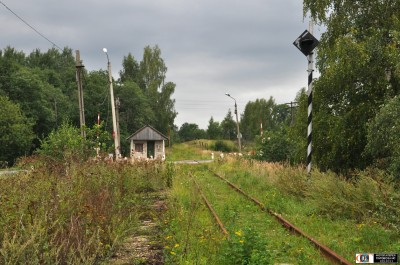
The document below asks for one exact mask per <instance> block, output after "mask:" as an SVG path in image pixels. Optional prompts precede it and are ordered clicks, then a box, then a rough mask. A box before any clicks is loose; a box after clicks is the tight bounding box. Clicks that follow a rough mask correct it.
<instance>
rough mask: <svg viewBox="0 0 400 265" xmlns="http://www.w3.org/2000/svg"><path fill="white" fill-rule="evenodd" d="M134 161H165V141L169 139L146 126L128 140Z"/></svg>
mask: <svg viewBox="0 0 400 265" xmlns="http://www.w3.org/2000/svg"><path fill="white" fill-rule="evenodd" d="M127 140H128V141H129V142H130V150H131V158H132V159H161V160H164V159H165V141H166V140H168V137H167V136H165V135H164V134H162V133H160V132H159V131H157V130H156V129H154V128H153V127H152V126H150V125H146V126H144V127H142V128H141V129H139V130H137V131H136V132H135V133H133V134H132V135H131V136H129V137H128V138H127Z"/></svg>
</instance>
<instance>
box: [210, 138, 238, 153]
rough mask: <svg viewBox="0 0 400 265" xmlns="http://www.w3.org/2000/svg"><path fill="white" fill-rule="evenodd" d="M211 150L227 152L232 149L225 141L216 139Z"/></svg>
mask: <svg viewBox="0 0 400 265" xmlns="http://www.w3.org/2000/svg"><path fill="white" fill-rule="evenodd" d="M212 150H214V151H220V152H225V153H229V152H232V151H233V148H232V147H231V146H230V145H228V144H227V143H226V142H224V141H221V140H217V141H215V143H214V145H213V146H212Z"/></svg>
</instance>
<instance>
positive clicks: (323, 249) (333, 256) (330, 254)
mask: <svg viewBox="0 0 400 265" xmlns="http://www.w3.org/2000/svg"><path fill="white" fill-rule="evenodd" d="M210 172H212V173H213V174H214V176H216V177H218V178H220V179H221V180H223V181H224V182H225V183H226V184H228V185H229V186H230V187H231V188H232V189H234V190H236V191H237V192H238V193H240V194H242V195H243V196H245V197H246V198H248V199H249V200H251V201H253V202H254V203H255V204H256V205H258V206H259V207H260V208H261V210H262V211H265V212H268V213H269V214H270V215H272V216H274V217H275V218H276V219H277V221H278V222H280V223H281V224H282V225H283V226H284V227H285V228H286V229H288V230H289V231H291V232H293V233H295V234H298V235H300V236H302V237H304V238H306V239H308V240H309V241H310V242H311V243H313V244H314V246H315V247H316V248H317V249H319V250H320V252H321V253H322V254H324V255H325V257H327V258H328V259H329V260H331V261H333V262H335V263H337V264H344V265H352V264H353V263H351V262H349V261H348V260H346V259H345V258H343V257H342V256H340V255H338V254H337V253H335V252H334V251H333V250H331V249H330V248H328V247H327V246H325V245H323V244H322V243H320V242H318V241H317V240H315V239H314V238H312V237H311V236H309V235H307V234H306V233H305V232H304V231H302V230H301V229H300V228H298V227H296V226H295V225H293V224H291V223H290V222H289V221H287V220H286V219H285V218H283V217H282V216H281V215H279V214H277V213H275V212H273V211H272V210H271V209H268V208H266V207H265V206H264V204H262V203H261V202H260V201H259V200H257V199H255V198H254V197H252V196H250V195H249V194H247V193H245V192H244V191H243V190H242V189H240V188H239V187H237V186H236V185H235V184H233V183H232V182H230V181H229V180H227V179H226V178H224V177H222V176H220V175H219V174H217V173H215V172H213V171H212V170H210Z"/></svg>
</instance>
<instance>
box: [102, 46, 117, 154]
mask: <svg viewBox="0 0 400 265" xmlns="http://www.w3.org/2000/svg"><path fill="white" fill-rule="evenodd" d="M103 52H104V53H105V54H106V55H107V62H108V83H109V85H110V95H111V113H112V121H113V137H114V146H115V161H117V160H118V159H119V157H120V147H119V135H118V129H117V119H116V115H115V102H114V88H113V83H112V73H111V63H110V59H109V57H108V53H107V49H106V48H103Z"/></svg>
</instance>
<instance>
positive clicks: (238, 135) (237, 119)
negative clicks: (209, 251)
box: [225, 93, 242, 153]
mask: <svg viewBox="0 0 400 265" xmlns="http://www.w3.org/2000/svg"><path fill="white" fill-rule="evenodd" d="M225 95H226V96H228V97H230V98H231V99H233V100H234V101H235V114H236V129H237V139H238V146H239V153H241V152H242V144H241V142H240V137H241V134H240V130H239V117H238V111H237V104H236V99H235V98H233V97H232V96H231V95H230V94H229V93H225Z"/></svg>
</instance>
